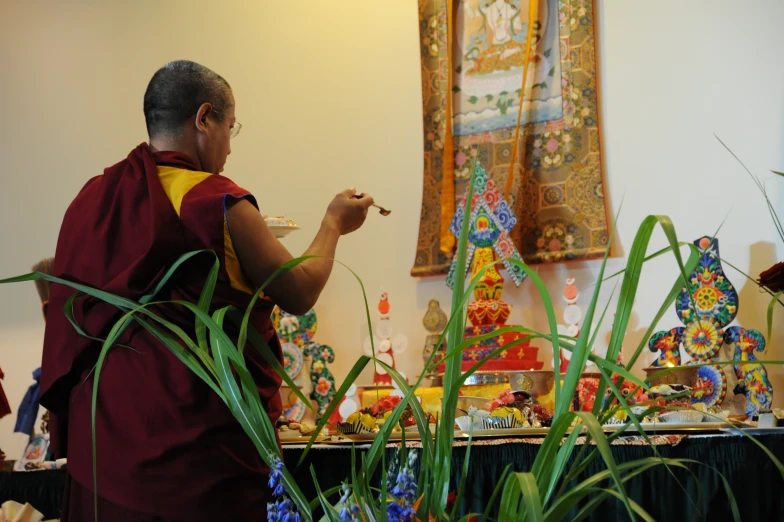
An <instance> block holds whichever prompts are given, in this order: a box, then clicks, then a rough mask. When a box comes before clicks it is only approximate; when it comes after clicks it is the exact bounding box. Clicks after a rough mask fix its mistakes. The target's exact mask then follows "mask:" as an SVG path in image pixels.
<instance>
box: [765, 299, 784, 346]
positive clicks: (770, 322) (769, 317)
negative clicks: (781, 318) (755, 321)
mask: <svg viewBox="0 0 784 522" xmlns="http://www.w3.org/2000/svg"><path fill="white" fill-rule="evenodd" d="M782 294H784V291H779V292H776V294H775V295H774V296H773V298H772V299H771V300H770V303H768V314H767V320H768V337H767V339H768V342H770V340H771V335H772V334H773V309H774V308H775V307H776V303H777V302H778V301H779V297H781V296H782Z"/></svg>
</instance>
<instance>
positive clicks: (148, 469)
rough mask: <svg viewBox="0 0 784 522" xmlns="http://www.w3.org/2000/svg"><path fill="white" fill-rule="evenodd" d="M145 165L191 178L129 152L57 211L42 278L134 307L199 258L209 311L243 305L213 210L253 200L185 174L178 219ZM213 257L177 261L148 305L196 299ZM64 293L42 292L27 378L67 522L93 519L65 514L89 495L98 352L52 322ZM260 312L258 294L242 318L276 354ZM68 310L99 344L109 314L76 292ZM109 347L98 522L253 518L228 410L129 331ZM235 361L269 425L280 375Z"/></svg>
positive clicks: (166, 158)
mask: <svg viewBox="0 0 784 522" xmlns="http://www.w3.org/2000/svg"><path fill="white" fill-rule="evenodd" d="M158 165H161V166H170V167H175V168H179V169H187V170H190V171H197V170H198V169H197V168H196V167H195V165H194V164H193V162H192V161H191V160H190V159H189V158H188V157H187V156H186V155H184V154H181V153H172V152H163V153H156V154H153V153H152V152H151V150H150V149H149V147H148V146H147V145H146V144H142V145H140V146H139V147H137V148H136V149H134V150H133V151H132V152H131V153H130V154H129V155H128V158H127V159H125V160H124V161H121V162H120V163H118V164H116V165H114V166H112V167H109V168H108V169H106V170H105V171H104V174H103V175H102V176H98V177H96V178H93V179H92V180H90V181H89V182H88V183H87V185H86V186H85V187H84V188H83V189H82V191H81V192H80V193H79V195H78V196H77V197H76V199H75V200H74V201H73V203H72V204H71V206H70V207H69V208H68V211H67V212H66V215H65V218H64V220H63V225H62V228H61V230H60V237H59V240H58V244H57V252H56V255H55V265H54V275H55V276H58V277H62V278H65V279H68V280H71V281H77V282H80V283H84V284H87V285H89V286H92V287H97V288H100V289H102V290H106V291H108V292H111V293H113V294H117V295H121V296H124V297H127V298H130V299H134V300H138V299H139V298H140V297H141V296H143V295H145V294H147V293H149V292H151V291H152V289H153V288H154V287H155V285H156V283H157V282H158V281H159V280H160V279H161V277H162V276H163V274H164V273H165V272H166V270H167V269H168V268H169V267H170V266H171V265H172V264H173V263H174V261H176V260H177V259H178V258H179V257H180V256H181V255H182V254H184V253H187V252H191V251H194V250H201V249H211V250H214V251H215V252H216V254H217V255H218V258H219V259H220V263H221V267H220V274H219V280H218V284H217V287H216V290H215V297H214V299H213V303H212V309H213V310H214V309H217V308H221V307H223V306H227V305H234V306H237V307H238V308H240V309H244V308H245V307H246V306H247V304H248V302H249V299H250V295H249V294H248V293H247V289H244V290H243V289H238V288H237V285H236V284H233V280H232V276H231V275H230V273H229V269H230V268H231V267H230V266H229V264H230V262H232V261H233V263H234V265H235V269H236V267H237V266H238V265H237V261H236V256H235V255H234V252H233V247H231V245H230V243H227V241H229V242H230V239H227V238H229V237H230V236H229V234H228V233H226V230H227V227H228V223H227V222H226V221H225V220H226V219H227V218H226V206H227V204H230V203H231V202H232V201H235V200H237V199H240V198H245V199H248V200H249V201H251V202H252V203H253V204H254V205H256V202H255V199H254V198H253V196H251V195H250V194H249V193H248V192H247V191H245V190H243V189H241V188H239V187H238V186H236V185H235V184H234V183H232V182H231V181H230V180H228V179H227V178H225V177H223V176H218V175H208V176H206V177H204V176H205V174H204V173H198V172H194V173H193V175H195V176H196V175H198V176H202V177H204V179H203V180H202V181H200V182H199V183H198V184H196V185H195V186H194V187H192V188H190V189H189V190H188V191H187V194H185V195H184V197H183V198H182V202H181V206H180V207H179V216H178V213H177V210H175V204H173V201H172V200H170V196H168V195H167V193H166V192H165V190H164V188H163V186H162V184H161V181H160V179H159V175H158ZM182 174H185V175H190V173H182ZM213 260H214V258H212V257H211V256H209V255H199V256H197V257H196V258H194V259H192V260H190V261H188V262H187V263H185V264H184V265H183V266H182V267H181V268H180V270H178V272H177V275H176V276H175V277H174V278H173V280H172V281H170V283H169V284H168V285H167V286H166V287H165V288H164V290H163V291H162V292H161V293H160V294H159V295H158V297H157V298H156V300H169V299H183V300H188V301H190V302H193V303H196V302H197V301H198V298H199V293H200V291H201V288H202V285H203V283H204V281H205V279H206V277H207V274H208V273H209V269H210V267H211V266H212V263H213ZM234 279H235V280H236V273H235V274H234ZM73 293H74V291H73V290H72V289H71V288H70V287H67V286H65V285H59V284H53V285H52V288H51V297H50V303H49V316H48V320H47V324H46V336H45V341H44V354H43V364H42V373H41V404H43V405H44V406H45V407H46V408H47V409H49V410H50V411H51V412H52V414H53V419H52V448H53V450H54V452H55V455H56V456H57V457H63V456H65V457H67V458H68V473H69V475H70V476H71V479H72V480H73V481H75V483H73V484H71V485H70V487H69V491H70V495H71V499H70V503H69V500H68V499H66V507H68V511H70V513H68V512H66V513H64V517H65V518H67V519H68V520H71V521H74V520H82V519H84V520H92V519H93V518H92V513H84V514H82V513H77V512H75V511H74V509H77V510H79V509H81V508H80V507H78V506H81V505H83V504H84V502H83V501H84V500H85V499H84V497H85V495H88V496H89V498H90V499H91V498H92V490H93V473H92V439H91V431H90V430H91V427H90V426H91V420H90V409H91V401H92V399H91V394H92V385H93V374H92V373H91V372H92V369H93V367H94V366H95V363H96V360H97V355H98V353H99V350H100V347H101V343H98V342H95V341H91V340H89V339H87V338H85V337H82V336H80V335H78V334H77V332H76V331H75V330H74V328H73V327H72V326H71V324H70V323H69V322H68V320H67V318H66V317H65V315H64V313H63V306H64V303H65V301H66V300H67V299H68V298H69V297H70V296H71V295H72V294H73ZM272 307H273V304H272V302H271V301H269V300H268V299H260V300H259V302H258V303H257V305H256V306H255V309H254V311H253V313H252V316H251V322H252V324H253V325H254V326H255V327H256V328H257V329H258V330H259V331H260V332H261V333H262V334H263V335H265V336H266V339H267V341H268V343H269V344H270V346H272V347H273V349H274V350H276V351H277V352H278V357H279V358H280V347H279V344H278V340H277V336H276V335H275V332H274V329H273V327H272V325H271V322H270V312H271V311H272ZM154 311H156V313H158V314H159V315H161V316H164V317H165V318H166V319H168V320H170V321H172V322H174V323H176V324H177V325H179V326H180V327H182V328H184V329H185V331H186V332H188V333H189V334H190V335H191V338H192V339H195V329H194V317H193V314H192V313H190V312H187V310H185V309H184V308H183V307H181V306H175V305H167V306H165V307H162V306H159V307H157V308H155V309H154ZM74 314H75V316H76V318H77V321H78V322H79V324H80V325H81V326H82V328H83V329H84V330H85V331H86V332H87V333H89V334H90V335H93V336H96V337H101V338H103V337H105V336H106V334H107V333H108V331H109V329H110V328H111V327H112V325H113V324H114V323H115V322H116V320H117V319H118V318H119V314H118V311H117V309H116V308H114V307H113V306H111V305H108V304H105V303H103V302H100V301H98V300H96V299H94V298H89V297H82V298H80V299H79V300H78V301H77V303H76V305H75V306H74ZM229 334H230V335H231V336H234V335H233V334H236V332H232V331H229ZM119 343H121V344H123V345H127V346H130V347H131V348H132V349H129V348H123V347H115V348H113V349H112V351H110V352H109V355H108V356H107V358H106V361H105V363H104V366H103V370H102V373H101V377H100V384H99V390H98V406H97V414H96V419H97V421H96V426H97V427H96V430H97V462H98V472H97V475H98V495H99V497H100V498H101V506H104V514H105V515H109V512H107V511H106V509H107V508H106V507H105V506H115V507H116V508H117V513H118V514H117V515H115V516H114V517H113V518H111V519H112V520H117V521H118V522H119V521H120V520H125V518H120V517H121V515H120V514H119V513H122V512H125V510H127V512H128V513H135V515H134V516H136V515H139V514H147V515H151V516H155V517H161V518H166V519H172V520H193V521H197V520H205V521H206V520H210V521H213V520H263V519H264V517H265V516H266V515H265V513H266V503H267V501H268V500H269V491H268V488H267V485H266V482H267V469H266V468H265V467H264V465H263V462H262V460H261V458H260V456H259V455H258V452H257V451H256V449H255V447H254V446H253V444H252V443H251V441H250V439H249V438H248V436H247V435H246V434H245V432H244V431H243V430H242V428H241V426H240V425H239V423H238V422H237V421H236V420H235V419H234V417H233V416H232V414H231V412H230V411H229V409H228V407H227V406H226V405H225V404H224V403H223V402H222V401H221V400H220V399H219V398H218V396H217V395H216V394H215V392H213V391H212V390H211V389H210V388H209V387H208V386H207V385H206V384H204V383H203V382H202V381H201V380H200V379H199V378H198V377H197V376H196V375H195V374H193V373H192V372H191V370H190V369H188V368H187V367H186V366H185V365H184V364H183V363H182V362H181V361H180V360H179V359H177V358H176V356H175V355H174V354H172V353H171V352H170V351H169V349H167V348H166V347H165V346H163V345H162V344H161V343H159V342H158V341H157V340H156V339H154V338H153V337H152V336H151V335H150V334H148V333H147V332H146V331H145V330H144V329H143V328H142V327H141V326H139V325H138V324H136V323H133V324H132V326H130V327H129V328H128V330H127V331H126V332H125V333H124V334H123V336H122V338H121V339H120V340H119ZM245 353H246V361H247V364H248V366H249V368H250V370H251V373H252V374H253V377H254V379H255V381H256V384H257V386H258V388H259V393H260V395H261V398H262V401H263V402H264V405H265V408H266V410H267V412H268V413H269V415H270V417H271V418H272V419H273V422H274V420H276V419H277V418H278V417H279V416H280V413H281V401H280V397H279V394H278V390H279V387H280V382H281V381H280V378H279V377H278V376H277V374H276V373H275V372H274V370H272V369H271V368H270V367H269V366H268V365H266V363H265V362H264V361H263V359H262V358H261V357H260V356H259V355H258V354H256V353H255V351H254V350H253V349H252V348H251V347H249V348H248V350H246V351H245ZM69 504H70V507H69ZM90 505H91V503H90ZM99 515H101V509H100V508H99ZM82 517H84V518H82ZM65 518H64V519H65ZM128 518H130V516H129V517H128ZM101 519H104V516H103V515H101ZM133 519H134V520H147V519H146V518H133ZM106 520H109V518H106Z"/></svg>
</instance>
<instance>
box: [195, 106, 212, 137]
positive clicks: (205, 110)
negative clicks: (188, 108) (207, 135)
mask: <svg viewBox="0 0 784 522" xmlns="http://www.w3.org/2000/svg"><path fill="white" fill-rule="evenodd" d="M212 111H213V110H212V104H211V103H206V102H205V103H202V104H201V106H200V107H199V110H198V111H196V130H198V131H199V132H207V117H208V116H209V115H210V114H211V113H212Z"/></svg>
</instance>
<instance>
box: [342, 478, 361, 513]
mask: <svg viewBox="0 0 784 522" xmlns="http://www.w3.org/2000/svg"><path fill="white" fill-rule="evenodd" d="M341 489H342V491H343V493H342V494H341V495H340V501H339V502H338V507H339V510H338V517H340V522H350V521H351V520H357V515H358V514H359V506H358V505H357V504H356V503H355V502H354V498H353V496H352V495H351V489H350V488H349V487H348V484H346V483H345V482H344V483H343V487H342V488H341Z"/></svg>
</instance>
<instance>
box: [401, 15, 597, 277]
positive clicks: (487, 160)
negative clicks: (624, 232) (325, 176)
mask: <svg viewBox="0 0 784 522" xmlns="http://www.w3.org/2000/svg"><path fill="white" fill-rule="evenodd" d="M450 8H451V15H450V14H449V10H450ZM594 16H595V10H594V5H593V3H592V1H591V0H560V1H559V0H539V1H538V2H536V3H535V5H530V4H529V1H528V0H419V23H420V25H419V27H420V39H421V51H422V56H421V59H422V93H423V96H422V98H423V99H422V101H423V112H424V134H425V162H424V163H425V165H424V184H423V187H424V189H423V197H422V213H421V221H420V224H419V242H418V244H417V254H416V261H415V265H414V268H413V270H412V275H414V276H426V275H434V274H441V273H446V272H447V271H448V270H449V266H450V262H451V260H450V256H451V254H452V251H453V249H454V242H453V238H451V237H450V236H451V234H450V233H449V231H448V226H449V223H450V222H451V220H452V217H453V216H454V213H455V208H456V206H457V205H456V203H457V204H459V201H458V199H459V198H460V196H461V195H462V194H464V193H465V188H466V184H467V183H468V180H469V178H470V175H471V166H472V164H473V162H472V161H471V159H472V156H473V155H474V154H475V152H474V149H476V153H478V154H479V161H480V162H481V164H482V165H483V166H484V167H485V169H486V171H487V172H488V174H489V176H490V178H491V179H493V180H494V181H495V183H496V185H497V186H499V187H505V186H506V187H507V190H508V193H507V194H506V200H507V202H508V203H509V205H510V207H511V208H512V209H513V210H514V213H515V215H516V216H517V219H518V224H517V226H516V227H515V228H514V229H513V230H512V233H511V237H512V239H513V241H514V243H515V245H516V246H517V248H518V250H519V251H520V254H521V255H522V257H523V259H524V260H525V261H526V262H527V263H541V262H551V261H562V260H569V259H590V258H595V257H601V256H603V255H604V251H605V249H606V247H607V245H608V236H609V234H608V226H607V212H606V208H605V197H604V187H603V184H602V161H601V147H600V140H599V107H598V102H597V83H598V82H597V73H598V65H597V61H596V50H595V46H596V41H595V35H596V31H595V21H594ZM529 17H530V18H531V19H534V20H536V22H535V23H534V24H532V25H531V27H530V31H529V24H528V20H529ZM529 39H530V40H529ZM529 41H530V46H529V45H528V42H529ZM450 51H451V55H452V56H453V59H452V60H451V62H450V61H449V60H447V57H448V56H449V55H450ZM524 70H525V71H527V74H525V76H526V83H525V86H523V81H522V80H523V76H524V72H523V71H524ZM450 84H451V89H450V90H447V86H448V85H450ZM521 98H522V99H523V103H522V108H521V107H520V103H521V102H520V100H521ZM449 113H451V121H449V120H450V118H447V114H449ZM518 117H519V119H520V124H521V125H520V127H519V130H518V127H517V124H518ZM448 121H449V123H451V125H450V126H449V127H448V125H447V122H448ZM450 129H451V132H449V130H450ZM515 137H517V140H515ZM515 141H516V142H517V144H515ZM522 166H524V168H522ZM510 173H511V174H512V176H511V177H512V180H511V182H510V183H509V185H507V181H508V179H509V177H510V176H509V175H510Z"/></svg>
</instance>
